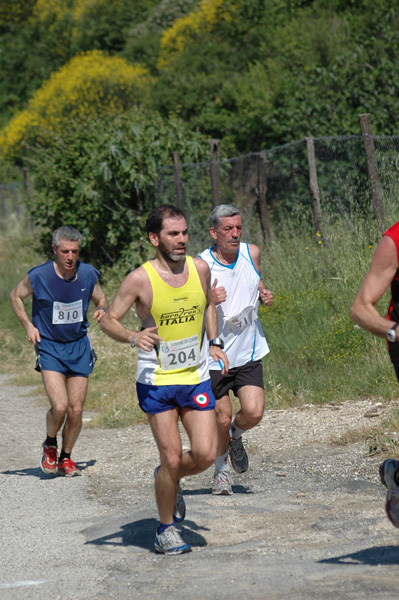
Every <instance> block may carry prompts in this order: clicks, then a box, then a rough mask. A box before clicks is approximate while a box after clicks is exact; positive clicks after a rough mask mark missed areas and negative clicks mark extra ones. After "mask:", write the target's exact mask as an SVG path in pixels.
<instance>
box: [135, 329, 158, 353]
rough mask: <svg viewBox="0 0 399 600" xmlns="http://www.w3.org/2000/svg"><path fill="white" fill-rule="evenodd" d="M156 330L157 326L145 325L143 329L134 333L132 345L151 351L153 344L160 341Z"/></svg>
mask: <svg viewBox="0 0 399 600" xmlns="http://www.w3.org/2000/svg"><path fill="white" fill-rule="evenodd" d="M157 331H158V327H147V329H143V331H138V332H137V333H135V334H134V345H135V346H137V348H141V349H142V350H145V351H146V352H151V350H152V349H153V348H154V346H155V344H156V343H157V342H161V341H162V338H161V336H159V335H158V334H157Z"/></svg>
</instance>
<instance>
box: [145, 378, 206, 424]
mask: <svg viewBox="0 0 399 600" xmlns="http://www.w3.org/2000/svg"><path fill="white" fill-rule="evenodd" d="M136 390H137V398H138V400H139V404H140V408H141V410H143V411H144V412H145V413H149V414H150V415H156V414H158V413H162V412H165V411H167V410H172V408H193V409H194V410H213V409H214V408H215V396H214V395H213V392H212V388H211V380H210V379H207V380H206V381H203V382H202V383H198V384H196V385H147V384H146V383H139V382H137V383H136Z"/></svg>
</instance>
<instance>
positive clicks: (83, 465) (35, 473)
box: [1, 459, 96, 479]
mask: <svg viewBox="0 0 399 600" xmlns="http://www.w3.org/2000/svg"><path fill="white" fill-rule="evenodd" d="M76 464H77V465H78V467H79V469H80V470H81V471H84V470H85V469H88V468H89V467H92V466H93V465H95V464H96V461H95V460H94V459H93V460H87V461H85V462H78V463H76ZM1 473H2V475H19V476H20V477H23V476H29V477H37V478H38V479H55V477H54V475H47V474H46V473H43V471H42V470H41V468H40V467H34V468H32V469H15V470H13V471H12V470H8V471H1Z"/></svg>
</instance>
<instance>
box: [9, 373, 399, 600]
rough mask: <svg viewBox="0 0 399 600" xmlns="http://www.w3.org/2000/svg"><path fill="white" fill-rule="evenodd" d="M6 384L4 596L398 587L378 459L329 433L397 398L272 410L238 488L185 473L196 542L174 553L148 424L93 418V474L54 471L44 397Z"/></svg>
mask: <svg viewBox="0 0 399 600" xmlns="http://www.w3.org/2000/svg"><path fill="white" fill-rule="evenodd" d="M0 384H1V388H0V456H1V471H0V515H1V517H0V518H1V530H0V536H1V537H0V539H1V543H0V599H1V600H11V599H12V600H14V599H18V600H19V599H28V598H29V599H30V600H36V599H40V600H42V599H43V598H51V599H52V600H57V599H59V600H83V599H86V598H89V599H92V600H94V599H112V598H116V599H118V600H125V599H126V600H127V599H136V598H137V599H140V598H143V599H157V600H158V599H159V598H166V599H169V598H173V599H177V600H179V599H183V598H190V599H193V600H194V599H195V600H197V599H198V600H200V599H205V598H211V599H215V600H219V599H220V600H224V599H227V598H231V597H241V598H245V599H268V600H277V599H287V600H288V599H292V598H295V599H296V600H310V599H314V598H317V599H326V600H327V599H330V598H331V599H334V600H344V599H345V600H348V599H349V598H350V599H367V600H370V599H371V598H373V599H381V600H382V599H384V600H390V599H392V600H393V599H394V598H395V600H396V599H397V597H398V592H397V582H396V580H395V578H394V576H393V575H394V573H395V572H396V568H397V566H398V564H399V531H398V530H396V529H394V528H393V527H392V526H391V525H390V523H389V522H388V520H387V519H386V517H385V513H384V498H385V491H384V488H383V487H382V486H381V484H380V483H379V479H378V464H379V462H380V460H381V459H380V458H376V457H368V456H367V455H366V454H367V453H366V450H367V449H366V447H365V445H364V443H360V444H351V445H348V446H337V445H336V444H333V443H332V440H336V439H337V438H338V437H339V436H342V435H344V434H347V433H348V432H351V431H355V430H356V429H358V428H359V427H362V426H364V425H368V424H370V419H373V422H377V421H378V420H379V419H382V418H383V416H384V414H385V412H386V411H387V410H389V408H388V407H387V406H383V405H379V404H375V403H373V402H371V401H368V400H364V401H361V402H358V403H356V404H343V405H340V406H324V407H320V408H317V407H313V406H309V407H304V408H303V409H289V410H286V411H271V410H267V411H266V412H265V415H264V419H263V421H262V423H261V424H260V425H259V426H258V427H257V428H256V429H254V430H252V431H251V432H250V433H249V434H248V436H247V437H248V452H249V455H250V470H249V472H248V473H247V474H245V475H243V476H237V477H236V479H235V486H234V492H235V493H234V495H233V496H231V497H214V496H212V495H211V493H210V487H211V476H212V471H211V470H208V471H207V472H206V473H204V474H202V475H200V476H197V477H194V478H192V479H191V480H190V479H187V480H186V481H185V482H184V486H183V488H184V497H185V500H186V504H187V519H186V520H185V521H184V522H183V524H182V526H181V532H182V537H183V538H184V539H185V540H187V541H189V542H190V543H191V544H192V546H193V552H191V553H190V554H185V555H181V556H175V557H165V556H159V555H156V554H154V553H153V540H154V531H155V527H156V523H157V513H156V509H155V502H154V496H153V470H154V467H155V466H156V465H157V454H156V450H155V445H154V442H153V440H152V437H151V434H150V431H149V429H148V427H147V426H138V427H134V428H126V429H120V430H99V429H96V430H94V429H90V428H88V427H85V428H84V430H83V431H82V434H81V436H80V438H79V441H78V444H77V446H76V448H75V451H74V456H73V457H74V459H75V460H77V462H78V463H79V464H80V466H81V467H82V468H83V473H84V474H83V476H82V477H76V478H73V479H70V480H68V479H64V478H61V477H57V478H53V479H49V478H47V477H46V476H45V475H44V474H43V473H42V472H41V470H40V468H39V466H38V463H39V457H40V446H41V443H42V441H43V439H44V415H45V411H46V408H45V407H43V405H42V404H40V403H39V401H38V398H37V392H35V391H34V390H33V389H32V388H21V387H14V386H12V385H10V379H9V378H8V377H7V376H4V375H0ZM35 393H36V396H35Z"/></svg>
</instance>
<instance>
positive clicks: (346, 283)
mask: <svg viewBox="0 0 399 600" xmlns="http://www.w3.org/2000/svg"><path fill="white" fill-rule="evenodd" d="M379 239H380V236H379V234H378V233H377V232H376V231H375V230H373V228H372V227H370V223H365V224H364V225H363V223H361V222H360V223H359V224H358V229H357V231H351V230H349V229H348V227H347V225H346V224H339V223H338V224H337V223H335V224H334V226H332V227H330V228H328V229H327V231H326V244H325V246H323V245H322V244H320V243H319V242H320V238H317V237H316V239H315V238H314V236H313V235H312V234H311V232H309V231H306V229H305V228H300V227H297V228H296V229H292V228H291V229H290V230H288V229H287V230H286V231H283V232H281V236H280V237H279V239H278V241H277V242H276V243H274V244H273V245H272V246H271V247H270V248H269V249H268V250H267V251H266V252H265V253H264V258H263V265H262V274H263V278H264V280H265V282H266V285H267V286H268V287H269V288H270V289H271V290H272V291H273V294H274V302H273V305H272V306H271V307H269V308H265V307H262V308H261V309H260V318H261V321H262V324H263V328H264V331H265V334H266V338H267V340H268V343H269V346H270V349H271V352H270V354H269V355H268V356H267V357H266V359H265V363H264V364H265V386H266V395H267V398H268V403H269V406H270V407H272V408H284V407H286V406H296V405H298V404H307V403H308V404H318V403H323V402H336V401H338V402H339V401H343V400H356V399H359V398H367V397H374V396H377V397H378V396H381V397H383V398H385V399H388V400H389V399H392V398H396V397H397V393H398V388H397V385H398V384H397V381H396V378H395V374H394V371H393V369H392V365H391V363H390V361H389V358H388V354H387V348H386V342H385V340H383V339H379V338H376V337H374V336H372V335H371V334H370V333H368V332H366V331H364V330H362V329H360V328H359V327H357V326H356V325H354V324H353V323H352V321H351V320H350V318H349V308H350V306H351V303H352V301H353V299H354V296H355V294H356V292H357V289H358V288H359V286H360V283H361V281H362V279H363V277H364V275H365V274H366V272H367V270H368V268H369V265H370V262H371V260H372V257H373V254H374V251H375V248H376V246H377V244H378V242H379ZM388 300H389V296H388V293H387V294H386V295H385V296H384V298H382V299H381V301H380V302H379V304H378V306H377V308H378V309H379V310H380V311H381V312H382V313H383V314H384V313H385V312H386V310H387V307H388Z"/></svg>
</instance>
